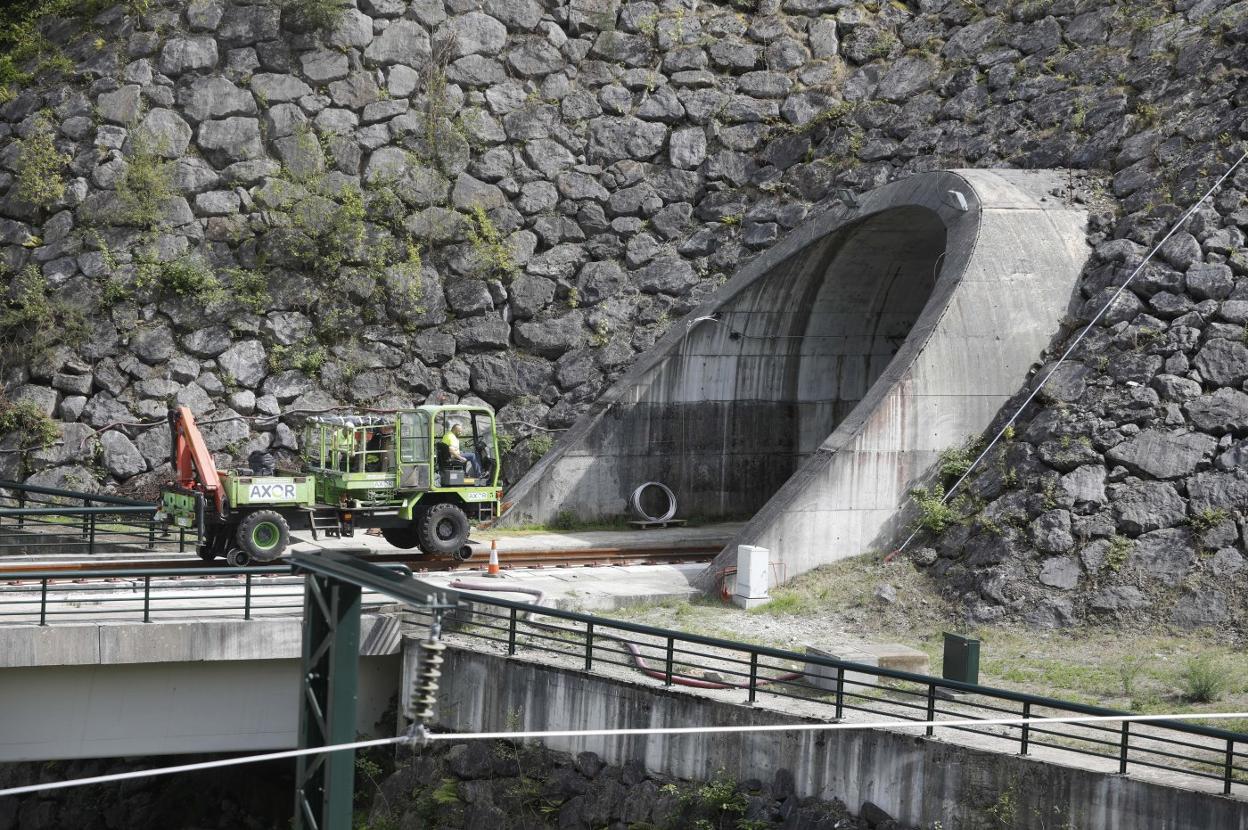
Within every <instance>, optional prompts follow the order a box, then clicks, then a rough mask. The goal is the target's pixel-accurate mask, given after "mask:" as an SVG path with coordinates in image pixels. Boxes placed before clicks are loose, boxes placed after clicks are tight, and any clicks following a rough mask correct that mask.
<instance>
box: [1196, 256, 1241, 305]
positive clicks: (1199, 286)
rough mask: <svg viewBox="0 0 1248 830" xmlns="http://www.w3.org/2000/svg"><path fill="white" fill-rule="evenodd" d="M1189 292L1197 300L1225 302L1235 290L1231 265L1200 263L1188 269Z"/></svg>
mask: <svg viewBox="0 0 1248 830" xmlns="http://www.w3.org/2000/svg"><path fill="white" fill-rule="evenodd" d="M1186 278H1187V291H1188V293H1189V294H1191V295H1192V296H1193V297H1195V298H1196V299H1197V300H1210V299H1212V300H1225V299H1226V298H1227V297H1229V296H1231V291H1232V290H1234V288H1235V275H1234V273H1232V271H1231V267H1230V266H1229V265H1222V264H1217V265H1214V264H1211V263H1205V262H1200V263H1197V264H1195V265H1193V266H1191V267H1190V268H1188V269H1187V274H1186Z"/></svg>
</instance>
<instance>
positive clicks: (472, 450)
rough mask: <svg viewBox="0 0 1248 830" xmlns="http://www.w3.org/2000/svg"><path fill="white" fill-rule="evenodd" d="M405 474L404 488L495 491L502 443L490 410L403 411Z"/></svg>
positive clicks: (430, 408)
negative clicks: (462, 488)
mask: <svg viewBox="0 0 1248 830" xmlns="http://www.w3.org/2000/svg"><path fill="white" fill-rule="evenodd" d="M398 424H399V436H400V438H399V470H400V473H399V475H400V482H401V484H400V486H401V487H403V488H404V489H408V488H411V489H434V490H436V489H447V488H460V487H490V488H492V487H495V486H496V485H497V483H498V467H499V464H498V441H497V436H496V434H495V432H496V428H495V423H494V413H493V412H491V411H490V410H489V409H486V408H484V407H473V406H422V407H419V408H417V409H415V410H411V411H407V412H400V413H399V416H398Z"/></svg>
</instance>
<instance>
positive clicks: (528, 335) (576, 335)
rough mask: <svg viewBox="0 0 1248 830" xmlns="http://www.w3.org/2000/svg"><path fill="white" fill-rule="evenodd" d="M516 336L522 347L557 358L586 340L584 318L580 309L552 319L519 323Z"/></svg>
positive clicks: (518, 343) (544, 355)
mask: <svg viewBox="0 0 1248 830" xmlns="http://www.w3.org/2000/svg"><path fill="white" fill-rule="evenodd" d="M515 336H516V343H517V345H519V346H520V347H521V348H525V349H528V350H530V351H532V352H534V353H536V354H539V355H542V356H543V357H549V358H556V357H559V356H560V355H562V354H563V353H564V352H568V351H571V350H572V349H575V348H578V347H579V346H581V345H582V344H583V343H584V342H585V336H586V332H585V326H584V318H583V316H582V315H581V313H580V312H579V311H572V312H569V313H568V314H565V315H563V316H562V317H556V318H554V319H552V320H541V321H536V320H535V321H530V322H523V323H519V324H517V325H516V330H515Z"/></svg>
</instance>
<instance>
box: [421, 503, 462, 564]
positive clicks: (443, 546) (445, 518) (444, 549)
mask: <svg viewBox="0 0 1248 830" xmlns="http://www.w3.org/2000/svg"><path fill="white" fill-rule="evenodd" d="M416 528H417V535H418V537H419V539H420V549H421V550H422V551H424V552H425V553H428V554H439V555H442V556H453V555H454V554H456V553H458V552H459V549H460V548H462V547H463V546H464V543H466V542H467V541H468V517H467V516H465V515H464V511H463V510H462V509H460V506H459V505H458V504H450V503H448V502H442V503H441V504H434V505H431V506H429V507H428V508H427V509H425V510H423V511H421V513H420V515H419V516H418V517H417V518H416Z"/></svg>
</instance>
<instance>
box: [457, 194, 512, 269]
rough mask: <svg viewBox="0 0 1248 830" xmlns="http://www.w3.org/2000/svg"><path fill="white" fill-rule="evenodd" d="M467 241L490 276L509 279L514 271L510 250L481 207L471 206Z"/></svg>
mask: <svg viewBox="0 0 1248 830" xmlns="http://www.w3.org/2000/svg"><path fill="white" fill-rule="evenodd" d="M468 241H469V242H471V243H472V247H473V250H475V251H476V253H477V256H478V257H480V259H481V261H482V262H483V263H484V264H485V266H486V268H487V269H488V271H489V272H490V273H491V274H496V275H500V276H504V277H510V276H511V275H512V274H513V273H514V272H515V270H516V262H515V259H514V258H513V257H512V255H511V249H510V248H508V247H507V243H506V242H504V241H503V235H502V234H501V233H499V230H498V228H497V227H495V226H494V222H493V221H492V220H491V219H490V217H489V214H487V213H486V212H485V208H484V207H482V206H481V205H479V204H478V205H473V206H472V222H471V223H469V225H468Z"/></svg>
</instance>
